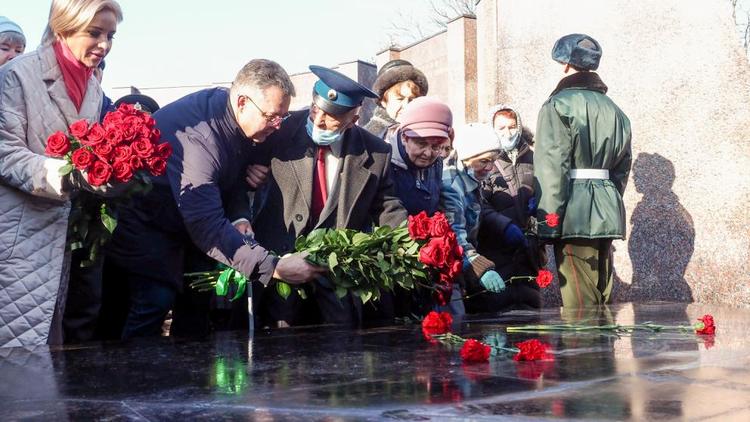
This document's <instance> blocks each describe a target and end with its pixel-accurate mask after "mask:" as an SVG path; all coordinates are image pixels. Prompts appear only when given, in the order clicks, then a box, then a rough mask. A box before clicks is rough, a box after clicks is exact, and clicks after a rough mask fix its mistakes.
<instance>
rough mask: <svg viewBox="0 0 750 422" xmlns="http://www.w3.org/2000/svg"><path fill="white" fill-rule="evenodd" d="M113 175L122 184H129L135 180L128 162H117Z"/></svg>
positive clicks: (113, 166) (113, 167) (114, 165)
mask: <svg viewBox="0 0 750 422" xmlns="http://www.w3.org/2000/svg"><path fill="white" fill-rule="evenodd" d="M112 175H113V176H114V177H115V179H117V180H118V181H120V182H123V183H124V182H129V181H130V179H132V178H133V169H132V168H130V163H129V162H128V161H117V162H115V163H114V164H113V165H112Z"/></svg>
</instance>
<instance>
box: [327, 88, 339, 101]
mask: <svg viewBox="0 0 750 422" xmlns="http://www.w3.org/2000/svg"><path fill="white" fill-rule="evenodd" d="M338 96H339V94H338V93H337V92H336V91H335V90H333V89H329V90H328V99H329V100H331V101H336V98H338Z"/></svg>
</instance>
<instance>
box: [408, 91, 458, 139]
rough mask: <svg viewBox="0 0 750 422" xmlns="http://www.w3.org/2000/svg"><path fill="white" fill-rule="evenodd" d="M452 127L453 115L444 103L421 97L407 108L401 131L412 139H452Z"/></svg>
mask: <svg viewBox="0 0 750 422" xmlns="http://www.w3.org/2000/svg"><path fill="white" fill-rule="evenodd" d="M452 125H453V114H452V113H451V109H450V108H448V106H447V105H446V104H445V103H444V102H442V101H440V100H438V99H437V98H434V97H419V98H416V99H415V100H414V101H412V102H410V103H409V104H408V105H407V106H406V109H405V110H404V112H403V114H402V115H401V126H400V128H399V130H400V132H401V133H403V134H405V135H406V136H408V137H410V138H428V137H432V136H436V137H441V138H450V129H451V126H452Z"/></svg>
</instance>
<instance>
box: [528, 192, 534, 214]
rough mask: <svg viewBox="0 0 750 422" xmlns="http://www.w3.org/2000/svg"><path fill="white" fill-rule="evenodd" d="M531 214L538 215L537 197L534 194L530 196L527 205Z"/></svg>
mask: <svg viewBox="0 0 750 422" xmlns="http://www.w3.org/2000/svg"><path fill="white" fill-rule="evenodd" d="M526 210H527V211H528V212H529V215H536V197H535V196H532V197H531V198H529V205H528V206H527V207H526Z"/></svg>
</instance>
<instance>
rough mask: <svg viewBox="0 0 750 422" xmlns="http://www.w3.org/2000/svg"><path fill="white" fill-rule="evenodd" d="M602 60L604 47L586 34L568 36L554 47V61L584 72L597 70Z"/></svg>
mask: <svg viewBox="0 0 750 422" xmlns="http://www.w3.org/2000/svg"><path fill="white" fill-rule="evenodd" d="M601 58H602V46H601V45H599V43H598V42H597V41H596V40H595V39H593V38H591V37H590V36H588V35H586V34H569V35H566V36H564V37H562V38H560V39H559V40H557V42H555V46H554V47H552V60H554V61H556V62H558V63H562V64H569V65H571V66H575V67H577V68H579V69H584V70H596V69H597V68H598V67H599V61H600V60H601Z"/></svg>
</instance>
